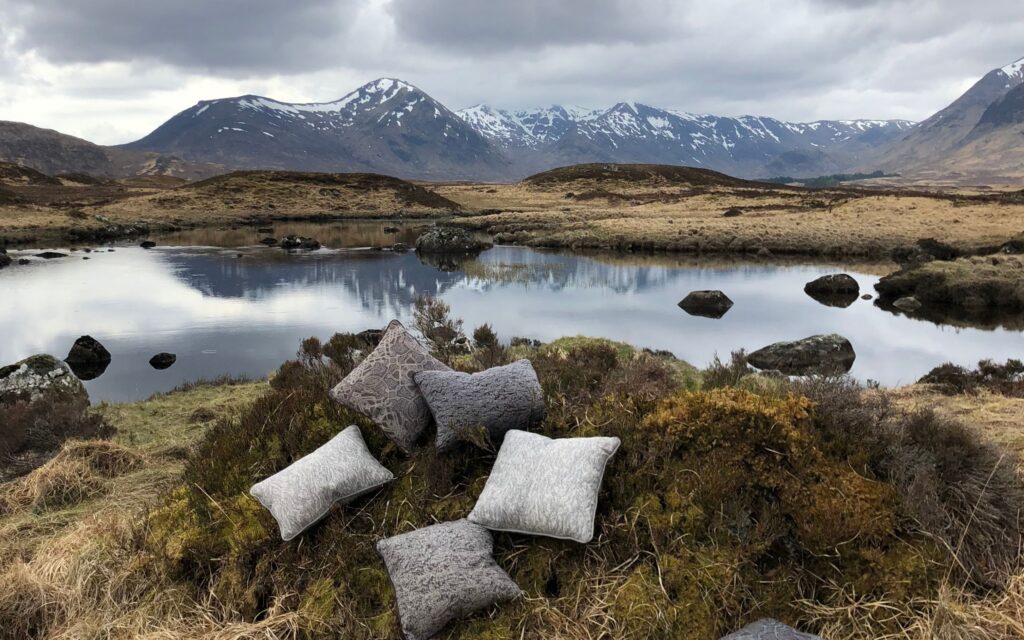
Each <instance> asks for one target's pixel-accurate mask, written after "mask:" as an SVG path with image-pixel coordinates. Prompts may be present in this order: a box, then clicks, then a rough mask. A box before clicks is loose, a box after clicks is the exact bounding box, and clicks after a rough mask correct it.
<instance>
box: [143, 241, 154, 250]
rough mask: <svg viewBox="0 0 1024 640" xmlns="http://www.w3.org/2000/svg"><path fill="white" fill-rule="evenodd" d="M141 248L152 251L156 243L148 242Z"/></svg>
mask: <svg viewBox="0 0 1024 640" xmlns="http://www.w3.org/2000/svg"><path fill="white" fill-rule="evenodd" d="M139 246H140V247H142V248H143V249H152V248H153V247H155V246H156V243H155V242H153V241H152V240H146V241H144V242H143V243H142V244H140V245H139Z"/></svg>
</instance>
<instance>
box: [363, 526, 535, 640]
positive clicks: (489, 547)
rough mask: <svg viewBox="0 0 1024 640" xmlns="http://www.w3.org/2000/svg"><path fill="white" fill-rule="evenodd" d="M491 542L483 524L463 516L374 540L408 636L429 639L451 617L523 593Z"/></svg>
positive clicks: (420, 639) (419, 639)
mask: <svg viewBox="0 0 1024 640" xmlns="http://www.w3.org/2000/svg"><path fill="white" fill-rule="evenodd" d="M493 547H494V542H493V540H492V539H491V533H490V532H489V531H488V530H487V529H484V528H483V527H481V526H478V525H475V524H472V523H469V522H466V521H465V520H457V521H455V522H444V523H441V524H435V525H433V526H430V527H424V528H423V529H417V530H416V531H410V532H409V533H403V534H401V535H397V536H393V537H391V538H386V539H384V540H381V541H379V542H378V543H377V552H378V553H379V554H380V556H381V558H383V559H384V564H385V565H387V569H388V575H390V576H391V584H392V585H393V586H394V588H395V599H396V601H397V603H398V617H399V621H400V623H401V625H402V633H404V634H405V637H406V638H409V640H427V638H430V637H433V636H434V635H435V634H436V633H437V632H439V631H440V630H441V629H443V628H444V626H445V625H447V624H448V623H449V622H451V621H453V620H456V619H458V618H462V617H464V616H467V615H469V614H471V613H473V612H474V611H477V610H479V609H483V608H484V607H489V606H491V605H492V604H495V603H497V602H502V601H505V600H511V599H513V598H517V597H519V596H520V595H521V594H522V591H520V589H519V587H518V586H517V585H516V583H515V582H513V580H512V578H510V577H509V576H508V574H507V573H505V572H504V571H503V570H502V568H501V567H499V566H498V564H497V563H496V562H495V561H494V557H493V556H492V555H491V554H492V552H493Z"/></svg>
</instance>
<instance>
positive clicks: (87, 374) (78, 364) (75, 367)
mask: <svg viewBox="0 0 1024 640" xmlns="http://www.w3.org/2000/svg"><path fill="white" fill-rule="evenodd" d="M64 361H65V362H67V363H68V365H69V366H70V367H71V370H72V371H74V372H75V375H76V376H78V377H79V378H80V379H81V380H92V379H94V378H98V377H100V376H101V375H103V372H104V371H106V370H107V367H108V366H109V365H110V352H109V351H107V348H106V347H104V346H103V345H102V344H101V343H100V341H99V340H97V339H96V338H93V337H92V336H82V337H81V338H79V339H78V340H75V344H73V345H72V346H71V351H69V352H68V357H66V358H64Z"/></svg>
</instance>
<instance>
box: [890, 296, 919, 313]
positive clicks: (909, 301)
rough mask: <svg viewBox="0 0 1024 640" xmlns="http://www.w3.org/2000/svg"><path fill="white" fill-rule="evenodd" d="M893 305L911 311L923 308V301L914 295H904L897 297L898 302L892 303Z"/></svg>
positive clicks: (901, 309)
mask: <svg viewBox="0 0 1024 640" xmlns="http://www.w3.org/2000/svg"><path fill="white" fill-rule="evenodd" d="M892 306H894V307H896V308H897V309H899V310H900V311H906V312H908V313H911V312H914V311H917V310H918V309H920V308H921V301H920V300H918V299H917V298H915V297H914V296H903V297H902V298H897V299H896V302H893V303H892Z"/></svg>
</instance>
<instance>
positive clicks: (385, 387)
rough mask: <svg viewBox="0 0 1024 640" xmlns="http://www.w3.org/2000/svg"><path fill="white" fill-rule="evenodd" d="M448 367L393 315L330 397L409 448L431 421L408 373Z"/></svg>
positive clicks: (396, 442)
mask: <svg viewBox="0 0 1024 640" xmlns="http://www.w3.org/2000/svg"><path fill="white" fill-rule="evenodd" d="M449 370H450V369H449V368H448V367H447V366H445V364H444V363H442V362H441V361H440V360H438V359H436V358H435V357H434V356H432V355H430V351H428V350H427V348H426V347H425V346H423V345H422V344H420V342H419V341H418V340H417V339H416V338H415V337H413V335H412V334H410V333H409V332H408V331H406V330H405V327H403V326H402V323H401V322H399V321H398V320H392V321H391V324H389V325H388V328H387V330H385V331H384V336H383V337H381V339H380V344H378V345H377V348H376V349H374V350H373V351H372V352H371V353H370V355H368V356H366V358H365V359H363V361H362V362H360V363H359V366H357V367H356V368H355V369H353V370H352V372H351V373H350V374H348V375H347V376H346V377H345V379H344V380H342V381H341V382H339V383H338V385H337V386H336V387H334V389H333V390H332V391H331V397H333V398H334V399H335V400H337V401H338V402H340V403H341V404H343V405H345V406H346V407H350V408H352V409H355V410H356V411H358V412H360V413H362V414H365V415H366V416H369V418H370V419H371V420H373V421H374V422H375V423H376V424H377V426H378V427H380V428H381V429H383V430H384V433H386V434H387V435H388V437H389V438H391V440H392V441H393V442H394V443H395V444H397V445H398V446H399V448H401V449H402V450H403V451H405V452H406V453H408V452H409V451H411V450H412V448H413V445H414V444H415V443H416V439H417V438H418V437H419V436H420V434H421V433H422V432H423V430H424V429H426V428H427V426H428V425H429V424H430V420H431V417H430V408H429V407H427V402H426V400H424V399H423V395H422V394H421V393H420V390H419V388H418V387H417V386H416V382H415V381H414V380H413V378H412V375H413V374H414V373H418V372H420V371H449Z"/></svg>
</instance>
